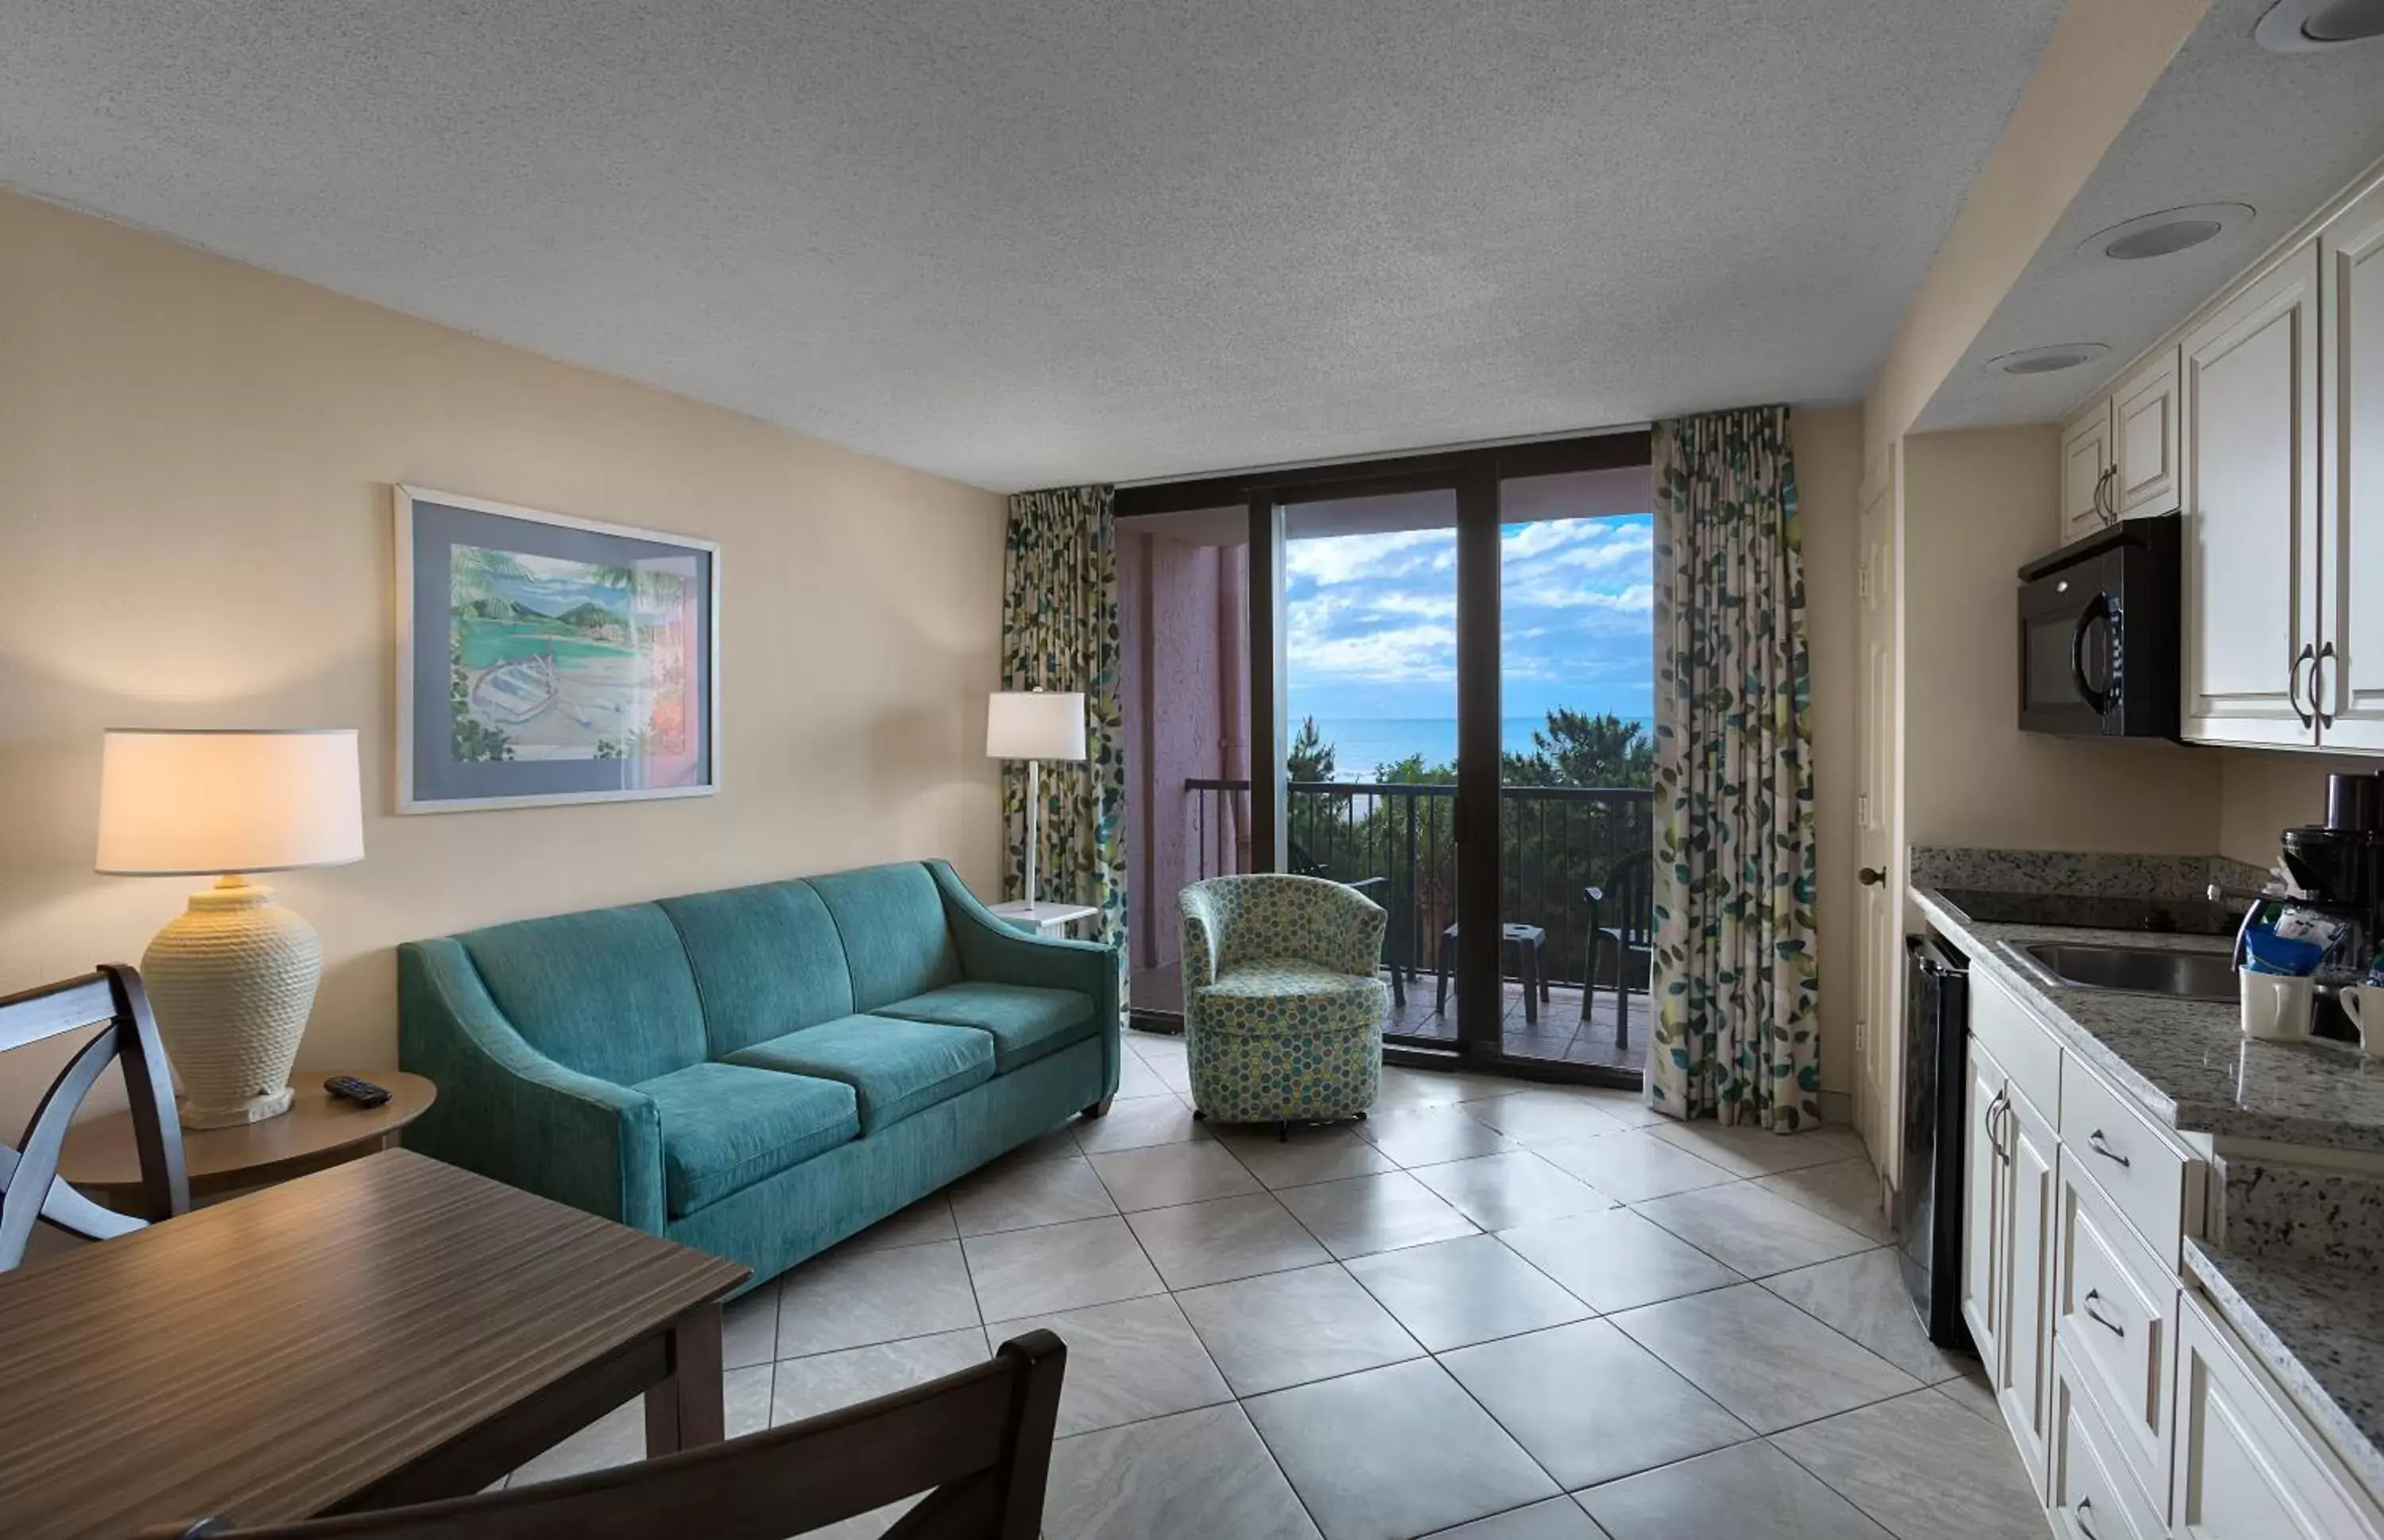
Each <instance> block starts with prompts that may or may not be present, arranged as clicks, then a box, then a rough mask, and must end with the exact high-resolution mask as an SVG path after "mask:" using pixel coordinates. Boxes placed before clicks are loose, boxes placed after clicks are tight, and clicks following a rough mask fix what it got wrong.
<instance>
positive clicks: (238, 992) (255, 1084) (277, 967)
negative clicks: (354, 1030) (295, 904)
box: [141, 877, 323, 1129]
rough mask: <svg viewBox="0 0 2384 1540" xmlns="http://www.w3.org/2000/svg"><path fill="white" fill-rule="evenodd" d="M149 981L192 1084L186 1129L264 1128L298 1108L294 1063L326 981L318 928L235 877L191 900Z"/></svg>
mask: <svg viewBox="0 0 2384 1540" xmlns="http://www.w3.org/2000/svg"><path fill="white" fill-rule="evenodd" d="M141 974H142V977H143V980H144V981H145V982H146V983H147V985H148V987H149V1000H150V1003H151V1004H152V1005H153V1006H154V1007H155V1010H156V1012H157V1032H158V1036H159V1037H163V1038H164V1039H165V1043H166V1054H167V1057H168V1058H169V1059H171V1060H172V1061H173V1063H174V1070H175V1073H176V1074H177V1075H178V1076H179V1077H180V1080H181V1082H182V1096H181V1119H182V1126H183V1127H185V1128H192V1129H197V1128H229V1127H232V1126H234V1125H236V1124H243V1123H261V1122H263V1121H264V1120H265V1119H267V1118H270V1117H278V1116H279V1115H280V1114H281V1113H283V1112H288V1111H289V1110H290V1099H291V1093H290V1084H289V1082H290V1066H291V1065H292V1063H293V1062H295V1061H296V1060H297V1057H298V1039H299V1038H300V1037H302V1036H304V1033H305V1031H306V1017H307V1013H308V1012H311V1011H312V1010H313V1009H314V1006H315V986H316V985H317V983H318V982H320V980H321V979H322V976H323V941H322V938H320V937H318V936H317V935H316V934H315V927H314V926H313V925H308V924H307V923H306V922H305V921H304V920H303V919H301V918H300V917H299V916H298V915H296V914H293V913H291V912H290V911H289V910H286V909H284V908H282V907H281V906H280V905H279V904H277V903H275V902H274V901H273V890H272V889H271V888H258V887H254V886H251V885H250V884H249V883H247V882H245V881H243V880H242V879H241V878H239V877H226V878H224V879H223V880H222V882H220V883H218V884H217V886H216V887H214V888H209V889H208V890H207V891H205V892H203V893H193V894H192V895H191V906H190V908H189V910H188V911H186V912H185V913H182V914H181V915H180V916H179V917H178V918H176V919H175V921H174V923H173V924H171V925H168V926H167V927H166V928H165V929H163V930H161V931H159V932H158V933H157V937H156V939H155V940H153V941H151V942H150V943H149V950H147V951H145V952H143V954H142V957H141Z"/></svg>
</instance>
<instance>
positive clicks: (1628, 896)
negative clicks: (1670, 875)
mask: <svg viewBox="0 0 2384 1540" xmlns="http://www.w3.org/2000/svg"><path fill="white" fill-rule="evenodd" d="M1581 896H1582V898H1583V900H1586V901H1587V903H1588V905H1589V959H1588V964H1589V965H1588V969H1587V972H1588V975H1589V976H1588V977H1587V978H1586V979H1585V980H1583V984H1582V989H1581V1019H1582V1022H1583V1025H1587V1024H1588V1022H1589V1015H1590V1007H1591V1006H1592V1005H1593V1004H1594V1003H1595V1002H1596V1000H1597V954H1598V952H1599V951H1600V950H1607V951H1610V952H1611V953H1613V956H1614V1046H1615V1047H1617V1048H1628V1047H1630V1046H1631V962H1632V960H1633V958H1645V959H1646V960H1647V961H1648V962H1649V963H1650V964H1651V965H1652V963H1653V962H1654V958H1655V951H1656V852H1655V851H1633V852H1632V853H1631V854H1629V855H1626V856H1624V857H1623V858H1622V859H1621V860H1620V861H1618V862H1616V863H1614V864H1613V865H1611V866H1609V867H1608V868H1607V869H1606V876H1605V877H1604V878H1603V879H1601V880H1600V881H1599V882H1598V883H1597V885H1596V887H1593V888H1583V889H1582V890H1581ZM1646 992H1647V985H1646V983H1645V978H1644V975H1643V980H1642V982H1641V984H1640V986H1639V993H1640V994H1642V995H1645V994H1646Z"/></svg>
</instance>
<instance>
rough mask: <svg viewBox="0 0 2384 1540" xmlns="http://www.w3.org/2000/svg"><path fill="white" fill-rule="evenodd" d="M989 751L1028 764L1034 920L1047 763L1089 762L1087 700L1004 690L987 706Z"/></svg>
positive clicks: (1029, 885) (1071, 693)
mask: <svg viewBox="0 0 2384 1540" xmlns="http://www.w3.org/2000/svg"><path fill="white" fill-rule="evenodd" d="M985 751H986V754H987V757H989V758H992V759H1023V760H1024V761H1025V762H1026V797H1025V802H1026V873H1025V879H1024V888H1025V891H1024V892H1023V893H1022V894H1020V895H1019V896H1020V897H1021V898H1023V899H1024V900H1026V913H1027V915H1028V917H1029V918H1032V917H1033V916H1034V913H1035V911H1036V908H1037V904H1038V903H1039V902H1040V901H1041V900H1042V897H1043V895H1042V894H1041V893H1040V892H1038V891H1037V882H1036V880H1035V868H1036V854H1037V846H1038V845H1039V844H1041V842H1042V837H1043V829H1042V818H1041V814H1042V811H1043V779H1042V775H1043V761H1045V760H1047V759H1065V760H1081V759H1083V758H1084V757H1085V696H1084V692H1083V691H1082V690H1073V689H1071V690H1040V689H1003V690H996V691H995V692H994V693H993V695H992V697H991V698H990V699H988V700H987V702H986V707H985Z"/></svg>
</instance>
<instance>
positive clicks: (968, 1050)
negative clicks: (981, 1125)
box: [728, 1016, 993, 1135]
mask: <svg viewBox="0 0 2384 1540" xmlns="http://www.w3.org/2000/svg"><path fill="white" fill-rule="evenodd" d="M728 1062H730V1063H732V1064H748V1065H751V1066H753V1067H754V1068H757V1069H765V1070H783V1071H785V1072H787V1073H788V1074H809V1075H817V1076H819V1077H820V1078H821V1079H824V1080H841V1081H843V1082H844V1083H845V1084H846V1085H848V1086H850V1087H852V1090H853V1094H854V1095H855V1096H857V1097H858V1098H859V1099H860V1102H861V1131H862V1133H863V1135H869V1134H874V1133H875V1132H876V1131H877V1130H879V1129H880V1128H884V1127H886V1126H887V1125H888V1124H896V1123H900V1122H901V1121H902V1120H903V1119H904V1118H907V1117H909V1116H910V1115H911V1114H912V1113H913V1112H917V1111H919V1110H920V1109H921V1108H923V1107H932V1106H934V1105H935V1104H936V1103H937V1102H938V1101H942V1100H944V1099H947V1098H950V1097H955V1096H958V1095H960V1094H961V1093H962V1091H965V1090H967V1089H968V1088H969V1087H972V1086H977V1085H982V1084H984V1083H985V1082H986V1081H987V1080H990V1079H992V1078H993V1038H992V1037H990V1036H988V1035H987V1034H986V1033H983V1032H979V1031H977V1030H975V1028H973V1027H965V1026H939V1025H935V1024H933V1023H929V1022H905V1021H897V1020H895V1019H894V1018H892V1017H890V1016H846V1017H844V1018H843V1019H842V1020H840V1021H833V1022H823V1023H821V1024H820V1025H817V1026H807V1027H804V1028H803V1029H802V1030H801V1031H800V1032H789V1033H788V1034H786V1035H785V1036H784V1037H773V1038H771V1039H770V1040H769V1041H768V1042H766V1043H755V1044H753V1045H752V1046H751V1047H750V1048H742V1049H738V1050H737V1051H736V1052H734V1053H732V1054H730V1055H729V1056H728Z"/></svg>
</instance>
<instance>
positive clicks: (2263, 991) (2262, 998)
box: [2235, 968, 2384, 1043]
mask: <svg viewBox="0 0 2384 1540" xmlns="http://www.w3.org/2000/svg"><path fill="white" fill-rule="evenodd" d="M2235 976H2236V977H2237V978H2239V979H2241V980H2242V995H2243V1036H2245V1037H2255V1038H2257V1039H2259V1040H2260V1041H2261V1042H2264V1043H2298V1042H2301V1041H2303V1040H2304V1039H2305V1038H2307V1037H2309V1035H2310V1007H2311V1002H2312V1001H2313V1000H2314V999H2315V998H2316V996H2315V990H2316V981H2315V980H2313V979H2311V978H2308V977H2306V976H2295V975H2287V974H2255V973H2254V972H2252V971H2251V970H2250V969H2248V968H2240V969H2238V970H2236V975H2235ZM2378 1036H2379V1037H2384V1034H2379V1035H2378Z"/></svg>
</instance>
